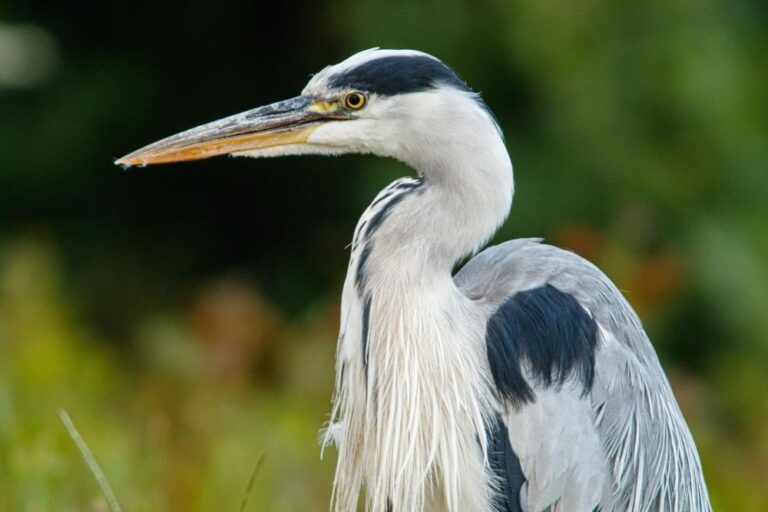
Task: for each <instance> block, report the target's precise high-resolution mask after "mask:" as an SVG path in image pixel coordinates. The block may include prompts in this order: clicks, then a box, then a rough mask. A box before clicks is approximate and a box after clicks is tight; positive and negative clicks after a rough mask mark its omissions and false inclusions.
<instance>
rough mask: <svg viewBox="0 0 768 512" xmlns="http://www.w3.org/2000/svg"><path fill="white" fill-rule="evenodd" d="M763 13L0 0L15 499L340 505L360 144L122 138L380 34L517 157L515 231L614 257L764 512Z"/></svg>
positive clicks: (702, 435)
mask: <svg viewBox="0 0 768 512" xmlns="http://www.w3.org/2000/svg"><path fill="white" fill-rule="evenodd" d="M766 27H768V4H767V3H765V2H760V1H757V0H753V1H749V0H735V1H734V0H728V1H726V0H698V1H692V0H665V1H660V0H655V1H653V0H651V1H648V2H609V1H607V0H585V1H582V2H578V3H571V4H568V3H563V2H556V1H552V0H537V1H529V0H525V1H509V0H507V1H502V0H489V1H481V2H477V1H475V2H470V1H460V0H441V1H435V0H432V1H424V2H415V1H405V0H375V1H365V0H363V1H351V0H329V1H326V2H318V1H312V0H304V1H301V0H289V1H284V2H255V1H246V0H233V1H214V0H191V1H181V0H174V1H169V2H151V1H149V0H138V1H133V2H120V3H111V4H110V3H106V2H105V3H101V4H92V3H90V2H84V1H80V0H69V1H66V2H52V1H49V2H46V1H42V0H38V1H33V0H27V1H21V0H0V510H2V511H16V510H23V511H49V510H51V511H53V510H55V511H69V510H94V511H96V510H105V503H104V501H103V498H102V497H101V494H100V492H99V489H98V487H97V485H96V483H95V481H94V479H93V477H92V476H91V474H90V473H89V472H88V470H87V469H86V467H85V465H84V463H83V461H82V459H81V458H80V455H79V454H78V452H77V450H76V448H75V446H74V444H73V443H72V441H71V439H69V437H68V435H67V432H66V431H65V429H64V427H63V426H62V425H61V423H60V421H59V419H58V417H57V411H58V410H59V408H64V409H66V410H67V411H68V412H69V413H70V414H71V416H72V417H73V419H74V421H75V423H76V424H77V425H78V426H79V428H80V430H81V432H82V434H83V436H84V437H85V439H86V440H87V442H88V443H89V444H90V446H91V448H92V449H93V451H94V452H95V455H96V457H97V458H98V460H99V461H100V462H101V463H102V466H103V467H104V470H105V472H106V474H107V476H108V477H109V479H110V481H111V483H112V485H113V487H114V488H115V492H116V493H117V496H118V498H119V500H120V501H121V504H122V505H123V507H124V509H125V510H126V511H148V510H163V511H164V510H172V511H211V510H232V511H234V510H237V509H238V507H239V505H240V501H241V499H242V497H243V495H244V490H245V487H246V484H247V481H248V478H249V476H250V474H251V472H252V471H253V468H254V467H255V466H256V464H257V461H258V460H259V459H260V458H261V457H262V456H263V464H262V466H261V468H260V470H259V473H258V474H257V476H256V480H255V484H254V490H253V495H252V497H251V504H250V506H249V510H277V511H293V510H297V511H305V510H325V509H326V506H327V502H328V498H329V493H330V483H331V479H332V473H333V467H334V459H335V453H334V451H333V450H329V451H328V453H326V456H325V460H323V461H321V460H320V459H319V446H318V444H317V431H318V429H319V428H320V427H321V426H322V425H323V423H324V422H325V421H326V420H327V413H328V411H329V408H330V404H329V400H330V397H331V385H332V368H333V353H334V345H335V338H336V329H337V324H338V307H339V295H340V289H341V283H342V280H343V276H344V272H345V269H346V258H347V250H346V249H345V246H346V244H347V242H348V241H349V240H350V238H351V233H352V229H353V227H354V224H355V222H356V218H357V215H359V214H360V213H361V212H362V210H363V209H364V207H365V206H366V205H367V203H368V202H369V201H370V200H371V199H372V198H373V196H374V195H375V193H376V192H377V190H378V189H380V188H381V187H383V186H384V185H385V184H386V183H388V182H389V181H391V180H392V179H394V178H396V177H398V176H400V175H403V174H406V173H409V172H410V171H409V170H408V169H406V168H404V167H403V166H402V165H400V164H398V163H396V162H392V161H382V160H377V159H375V158H372V157H345V158H343V159H324V158H304V159H297V158H288V159H283V160H268V161H248V160H245V159H217V160H212V161H204V162H196V163H190V164H184V165H171V166H165V167H157V168H148V169H136V170H131V171H122V170H120V169H119V168H116V167H114V166H113V165H112V161H113V158H114V157H117V156H121V155H123V154H125V153H127V152H128V151H130V150H133V149H136V148H137V147H139V146H142V145H144V144H146V143H149V142H152V141H154V140H156V139H158V138H160V137H163V136H166V135H169V134H171V133H174V132H176V131H179V130H182V129H185V128H188V127H191V126H193V125H196V124H199V123H201V122H205V121H209V120H213V119H216V118H219V117H222V116H224V115H227V114H231V113H235V112H239V111H242V110H246V109H248V108H252V107H255V106H258V105H260V104H264V103H268V102H271V101H274V100H278V99H282V98H287V97H290V96H294V95H295V94H297V93H298V92H299V91H300V90H301V88H302V87H303V85H304V83H305V81H306V80H307V78H308V75H309V73H311V72H314V71H317V70H319V69H321V68H322V67H323V66H324V65H326V64H329V63H333V62H337V61H340V60H342V59H343V58H345V57H346V56H348V55H349V54H351V53H353V52H356V51H358V50H360V49H364V48H367V47H371V46H382V47H394V48H417V49H421V50H424V51H427V52H430V53H433V54H435V55H437V56H439V57H440V58H442V59H443V60H445V61H446V62H448V63H450V64H451V65H452V66H453V67H454V68H456V69H457V70H458V71H459V72H460V73H461V74H462V75H463V76H464V78H465V79H466V80H467V81H468V82H469V83H470V84H471V85H472V86H473V87H474V88H476V89H477V90H479V91H481V92H482V94H483V96H484V97H485V99H486V101H487V102H488V104H489V105H490V106H491V108H492V109H493V110H494V111H495V112H496V114H497V115H498V117H499V119H500V122H501V125H502V127H503V129H504V130H505V133H506V140H507V144H508V147H509V150H510V153H511V155H512V159H513V161H514V163H515V166H516V167H515V168H516V181H517V196H516V199H515V204H514V207H513V209H512V215H511V217H510V220H509V221H508V222H507V224H506V225H505V226H504V227H503V229H502V230H501V232H500V233H499V235H498V237H497V240H503V239H507V238H511V237H521V236H544V237H546V238H547V239H548V241H550V242H551V243H554V244H557V245H560V246H563V247H568V248H570V249H573V250H575V251H577V252H579V253H580V254H582V255H584V256H586V257H587V258H589V259H591V260H592V261H594V262H595V263H597V264H598V265H600V266H601V267H602V268H603V269H604V270H605V271H606V273H607V274H608V275H609V276H610V277H611V278H612V279H614V280H615V281H616V283H617V284H618V286H619V287H620V288H621V289H622V290H624V291H625V293H626V296H627V298H628V299H629V301H630V302H631V303H632V304H633V306H635V307H636V308H637V310H638V312H639V313H640V315H641V317H642V318H643V320H644V322H645V325H646V327H647V329H648V331H649V333H650V336H651V339H652V340H653V341H654V343H655V346H656V348H657V350H658V351H659V353H660V357H661V359H662V362H663V365H664V367H665V369H666V370H667V372H668V374H669V376H670V379H671V381H672V384H673V387H674V389H675V392H676V395H677V397H678V399H679V401H680V404H681V406H682V408H683V410H684V412H685V415H686V418H687V419H688V421H689V423H690V425H691V428H692V430H693V433H694V436H695V438H696V441H697V443H698V446H699V449H700V451H701V456H702V459H703V463H704V470H705V473H706V478H707V481H708V484H709V488H710V493H711V496H712V500H713V504H714V506H715V508H716V509H718V510H729V511H758V510H768V497H767V496H766V490H765V489H766V484H767V483H768V400H767V399H766V393H767V392H768V256H767V255H768V201H766V198H767V197H768V168H767V167H768V64H767V62H768V61H767V60H766V55H768V30H766Z"/></svg>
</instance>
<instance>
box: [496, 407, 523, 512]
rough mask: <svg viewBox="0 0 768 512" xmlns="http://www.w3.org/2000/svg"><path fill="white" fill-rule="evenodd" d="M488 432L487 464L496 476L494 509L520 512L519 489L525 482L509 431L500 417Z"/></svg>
mask: <svg viewBox="0 0 768 512" xmlns="http://www.w3.org/2000/svg"><path fill="white" fill-rule="evenodd" d="M490 427H491V428H490V432H488V464H489V466H490V468H491V471H493V474H494V475H495V476H496V478H497V481H498V484H497V487H496V509H495V510H498V511H499V512H522V510H523V509H522V508H521V505H520V490H521V489H522V487H523V484H524V483H525V475H524V474H523V468H522V467H521V466H520V459H518V458H517V454H516V453H515V451H514V450H513V449H512V445H511V444H510V443H509V432H508V431H507V426H506V425H505V424H504V421H502V419H501V417H498V416H497V418H496V423H495V424H494V425H491V426H490Z"/></svg>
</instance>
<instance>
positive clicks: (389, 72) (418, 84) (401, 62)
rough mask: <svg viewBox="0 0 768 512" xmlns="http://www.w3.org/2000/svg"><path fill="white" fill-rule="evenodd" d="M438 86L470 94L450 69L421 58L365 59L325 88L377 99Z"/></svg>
mask: <svg viewBox="0 0 768 512" xmlns="http://www.w3.org/2000/svg"><path fill="white" fill-rule="evenodd" d="M440 83H444V84H447V85H450V86H451V87H454V88H456V89H459V90H461V91H466V92H472V90H471V89H470V88H469V86H468V85H467V84H466V83H465V82H464V81H463V80H462V79H461V78H459V76H458V75H457V74H456V72H455V71H453V70H452V69H451V68H450V67H448V66H446V65H445V64H443V63H442V62H440V61H439V60H437V59H433V58H431V57H426V56H423V55H393V56H389V57H381V58H378V59H374V60H369V61H367V62H363V63H362V64H360V65H359V66H356V67H354V68H351V69H348V70H346V71H344V72H343V73H339V74H337V75H333V76H332V77H330V80H329V85H330V86H331V87H334V88H339V89H356V90H360V91H366V92H372V93H375V94H379V95H381V96H394V95H396V94H404V93H409V92H419V91H425V90H427V89H431V88H433V87H435V86H436V85H437V84H440Z"/></svg>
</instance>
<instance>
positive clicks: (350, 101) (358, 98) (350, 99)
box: [344, 92, 365, 110]
mask: <svg viewBox="0 0 768 512" xmlns="http://www.w3.org/2000/svg"><path fill="white" fill-rule="evenodd" d="M344 106H345V107H347V108H348V109H350V110H360V109H361V108H363V107H364V106H365V94H363V93H361V92H350V93H349V94H347V95H346V96H344Z"/></svg>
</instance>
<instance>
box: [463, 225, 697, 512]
mask: <svg viewBox="0 0 768 512" xmlns="http://www.w3.org/2000/svg"><path fill="white" fill-rule="evenodd" d="M455 281H456V284H457V286H458V287H459V288H460V289H461V290H462V291H463V292H464V293H465V294H466V295H467V296H468V297H469V298H471V299H473V300H474V301H475V302H476V303H477V304H478V305H480V306H481V307H482V308H483V309H484V310H485V311H486V313H487V315H488V329H487V332H486V341H487V349H488V357H489V364H490V368H491V373H492V375H493V378H494V381H495V383H496V386H497V392H498V395H499V396H500V398H501V399H502V401H503V403H504V404H506V409H505V411H504V413H503V418H502V420H503V421H504V424H505V426H506V429H507V431H508V437H509V443H510V446H511V448H512V450H513V452H514V454H515V455H516V457H517V459H518V460H519V464H520V467H521V469H522V474H523V477H524V480H525V482H524V483H523V484H522V486H521V489H520V490H519V497H518V499H519V500H520V506H521V507H522V510H530V511H538V510H545V509H547V507H549V508H550V509H551V510H569V511H570V510H573V511H579V510H589V511H591V510H593V509H594V508H595V507H599V508H600V509H601V510H622V511H623V510H680V511H683V510H686V511H687V510H691V511H708V510H711V508H710V505H709V500H708V497H707V491H706V486H705V484H704V480H703V475H702V471H701V465H700V462H699V458H698V454H697V452H696V448H695V445H694V443H693V439H692V437H691V435H690V432H689V430H688V427H687V425H686V424H685V421H684V420H683V417H682V414H681V412H680V410H679V408H678V405H677V402H676V401H675V399H674V396H673V394H672V391H671V388H670V386H669V383H668V381H667V379H666V377H665V375H664V373H663V371H662V369H661V366H660V364H659V361H658V358H657V356H656V353H655V351H654V350H653V347H652V345H651V343H650V341H649V340H648V337H647V336H646V334H645V331H644V330H643V328H642V325H641V323H640V320H639V319H638V317H637V315H636V314H635V313H634V311H633V310H632V308H631V307H630V306H629V304H628V303H627V302H626V301H625V300H624V298H623V297H622V295H621V293H620V292H619V291H618V290H617V289H616V287H615V286H614V285H613V284H612V283H611V282H610V280H608V278H607V277H605V275H604V274H603V273H602V272H600V270H599V269H597V268H596V267H595V266H594V265H592V264H591V263H589V262H588V261H586V260H584V259H583V258H580V257H579V256H577V255H575V254H573V253H570V252H568V251H563V250H561V249H557V248H555V247H551V246H548V245H545V244H541V243H538V240H514V241H511V242H507V243H505V244H501V245H499V246H495V247H491V248H489V249H487V250H485V251H483V252H482V253H481V254H479V255H478V256H476V257H475V258H473V259H472V260H471V261H470V262H469V263H467V264H466V265H465V266H464V268H462V269H461V271H460V272H459V273H458V274H457V275H456V276H455ZM512 471H513V472H514V468H512ZM508 499H509V500H512V499H515V497H514V496H511V497H509V498H508ZM511 510H515V509H514V508H511Z"/></svg>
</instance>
